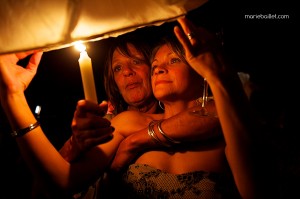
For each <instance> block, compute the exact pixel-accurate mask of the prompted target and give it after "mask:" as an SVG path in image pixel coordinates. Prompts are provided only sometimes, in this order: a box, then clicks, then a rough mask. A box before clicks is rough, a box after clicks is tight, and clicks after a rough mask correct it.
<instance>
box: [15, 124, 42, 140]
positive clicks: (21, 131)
mask: <svg viewBox="0 0 300 199" xmlns="http://www.w3.org/2000/svg"><path fill="white" fill-rule="evenodd" d="M39 126H40V122H38V121H37V122H36V123H34V124H30V125H29V126H28V127H26V128H23V129H18V130H15V131H13V132H12V133H11V136H12V137H21V136H23V135H25V134H26V133H28V132H30V131H32V130H33V129H35V128H37V127H39Z"/></svg>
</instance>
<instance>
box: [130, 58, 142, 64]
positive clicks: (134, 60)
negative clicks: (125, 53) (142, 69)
mask: <svg viewBox="0 0 300 199" xmlns="http://www.w3.org/2000/svg"><path fill="white" fill-rule="evenodd" d="M132 63H133V64H134V65H141V64H144V63H145V61H144V60H142V59H133V60H132Z"/></svg>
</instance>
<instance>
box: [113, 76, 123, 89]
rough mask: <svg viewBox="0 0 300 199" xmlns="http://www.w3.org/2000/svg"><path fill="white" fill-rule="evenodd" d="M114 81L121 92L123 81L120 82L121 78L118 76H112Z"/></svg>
mask: <svg viewBox="0 0 300 199" xmlns="http://www.w3.org/2000/svg"><path fill="white" fill-rule="evenodd" d="M114 80H115V82H116V84H117V86H118V88H119V90H121V88H122V85H123V81H122V78H121V77H120V76H119V75H115V76H114Z"/></svg>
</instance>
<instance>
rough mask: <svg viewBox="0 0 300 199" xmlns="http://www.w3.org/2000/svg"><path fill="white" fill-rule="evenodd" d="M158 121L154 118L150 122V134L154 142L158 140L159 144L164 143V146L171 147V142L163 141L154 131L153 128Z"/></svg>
mask: <svg viewBox="0 0 300 199" xmlns="http://www.w3.org/2000/svg"><path fill="white" fill-rule="evenodd" d="M156 123H157V121H156V120H153V121H151V122H150V123H149V125H148V135H149V136H150V137H151V139H152V140H153V141H154V142H156V143H158V144H160V145H162V146H165V147H171V145H170V144H167V143H164V142H162V141H161V140H160V139H159V138H158V137H157V135H156V133H155V131H154V129H153V126H154V125H155V124H156Z"/></svg>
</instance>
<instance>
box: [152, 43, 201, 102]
mask: <svg viewBox="0 0 300 199" xmlns="http://www.w3.org/2000/svg"><path fill="white" fill-rule="evenodd" d="M195 78H197V79H195ZM200 79H201V77H200V76H199V75H197V74H196V73H195V72H194V71H193V70H192V68H191V67H190V66H189V65H187V64H186V62H184V61H183V60H181V58H180V57H179V56H178V55H177V54H176V53H175V52H174V51H173V50H172V49H171V47H169V46H168V45H167V44H165V45H163V46H162V47H160V48H159V50H158V51H157V53H156V54H155V56H154V59H153V61H152V88H153V93H154V96H155V97H156V98H157V99H158V100H161V101H164V100H168V101H172V100H181V99H187V100H190V99H192V98H193V97H194V96H195V93H194V92H195V89H194V88H197V89H198V88H199V87H200V86H199V84H198V83H199V81H198V80H200ZM195 84H196V85H195ZM197 84H198V85H197Z"/></svg>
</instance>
